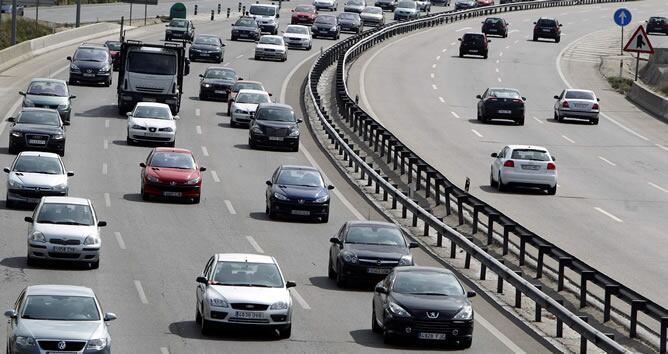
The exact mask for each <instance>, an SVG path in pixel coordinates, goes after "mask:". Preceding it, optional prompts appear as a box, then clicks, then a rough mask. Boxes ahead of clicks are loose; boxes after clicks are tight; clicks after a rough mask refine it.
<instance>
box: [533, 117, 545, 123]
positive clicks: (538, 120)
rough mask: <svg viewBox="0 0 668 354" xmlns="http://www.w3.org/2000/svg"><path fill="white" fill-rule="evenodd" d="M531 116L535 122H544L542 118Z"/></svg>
mask: <svg viewBox="0 0 668 354" xmlns="http://www.w3.org/2000/svg"><path fill="white" fill-rule="evenodd" d="M531 118H533V120H535V121H536V122H538V123H540V124H545V123H544V122H543V121H542V120H540V119H538V118H536V117H531Z"/></svg>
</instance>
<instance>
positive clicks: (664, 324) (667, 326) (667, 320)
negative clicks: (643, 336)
mask: <svg viewBox="0 0 668 354" xmlns="http://www.w3.org/2000/svg"><path fill="white" fill-rule="evenodd" d="M667 330H668V317H661V333H659V337H660V341H661V342H660V343H659V353H660V354H665V353H666V332H667Z"/></svg>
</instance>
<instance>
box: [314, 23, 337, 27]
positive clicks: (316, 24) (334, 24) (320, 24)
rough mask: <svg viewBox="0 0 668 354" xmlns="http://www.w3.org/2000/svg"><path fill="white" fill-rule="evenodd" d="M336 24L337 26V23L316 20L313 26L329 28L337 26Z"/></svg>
mask: <svg viewBox="0 0 668 354" xmlns="http://www.w3.org/2000/svg"><path fill="white" fill-rule="evenodd" d="M336 26H337V24H336V23H318V22H315V23H314V24H313V27H316V28H327V29H329V28H332V27H336Z"/></svg>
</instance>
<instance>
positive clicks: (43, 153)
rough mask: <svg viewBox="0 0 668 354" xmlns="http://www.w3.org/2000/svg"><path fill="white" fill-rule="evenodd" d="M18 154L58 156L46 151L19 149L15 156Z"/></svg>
mask: <svg viewBox="0 0 668 354" xmlns="http://www.w3.org/2000/svg"><path fill="white" fill-rule="evenodd" d="M19 156H43V157H53V158H59V157H60V156H59V155H58V154H56V153H53V152H46V151H21V152H20V153H19V154H18V155H17V156H16V157H19Z"/></svg>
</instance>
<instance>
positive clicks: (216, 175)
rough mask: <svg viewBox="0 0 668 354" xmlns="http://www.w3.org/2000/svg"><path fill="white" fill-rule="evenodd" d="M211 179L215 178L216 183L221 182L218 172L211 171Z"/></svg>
mask: <svg viewBox="0 0 668 354" xmlns="http://www.w3.org/2000/svg"><path fill="white" fill-rule="evenodd" d="M211 177H212V178H213V181H214V182H216V183H219V182H220V178H218V174H217V173H216V171H214V170H211Z"/></svg>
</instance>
